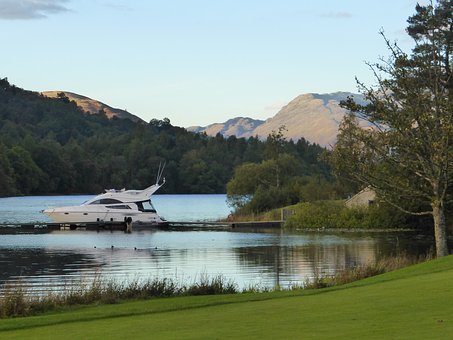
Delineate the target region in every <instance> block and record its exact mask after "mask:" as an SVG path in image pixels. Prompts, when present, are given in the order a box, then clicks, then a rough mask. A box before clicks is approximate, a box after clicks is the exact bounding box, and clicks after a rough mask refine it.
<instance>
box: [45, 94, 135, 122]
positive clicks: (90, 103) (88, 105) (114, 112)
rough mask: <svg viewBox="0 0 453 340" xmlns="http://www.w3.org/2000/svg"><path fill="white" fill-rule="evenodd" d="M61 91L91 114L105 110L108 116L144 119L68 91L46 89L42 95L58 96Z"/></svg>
mask: <svg viewBox="0 0 453 340" xmlns="http://www.w3.org/2000/svg"><path fill="white" fill-rule="evenodd" d="M59 93H64V94H65V96H66V97H68V99H69V100H70V101H75V102H76V103H77V106H79V107H80V108H81V109H82V110H83V111H85V112H89V113H91V114H96V113H99V111H101V110H104V112H105V114H106V116H107V117H108V118H110V119H111V118H113V117H118V118H121V119H130V120H131V121H133V122H143V120H142V119H141V118H139V117H137V116H135V115H133V114H131V113H129V112H127V111H125V110H121V109H116V108H113V107H111V106H109V105H107V104H104V103H101V102H100V101H97V100H94V99H91V98H88V97H85V96H82V95H80V94H76V93H72V92H67V91H44V92H41V94H42V95H44V96H46V97H49V98H56V97H58V94H59Z"/></svg>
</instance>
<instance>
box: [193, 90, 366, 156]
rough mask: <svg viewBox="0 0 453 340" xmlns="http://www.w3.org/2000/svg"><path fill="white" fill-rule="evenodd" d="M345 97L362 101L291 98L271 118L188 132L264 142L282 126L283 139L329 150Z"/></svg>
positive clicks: (236, 120)
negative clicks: (283, 131) (248, 138)
mask: <svg viewBox="0 0 453 340" xmlns="http://www.w3.org/2000/svg"><path fill="white" fill-rule="evenodd" d="M348 96H354V98H355V100H356V101H359V102H360V101H361V96H360V95H357V94H353V93H350V92H335V93H327V94H317V93H308V94H303V95H300V96H298V97H296V98H294V99H293V100H292V101H291V102H289V103H288V104H287V105H286V106H284V107H283V108H282V109H281V110H280V111H279V112H278V113H277V114H276V115H275V116H274V117H272V118H269V119H267V120H266V121H264V122H263V121H255V120H253V119H251V118H240V117H239V118H234V119H230V120H228V121H227V122H225V123H218V124H212V125H209V126H207V127H204V128H203V127H190V128H188V130H190V131H195V132H206V133H207V134H208V135H215V134H216V133H218V132H220V133H222V134H223V135H225V136H228V135H231V134H234V135H236V136H237V137H250V136H258V137H259V138H261V139H264V138H266V137H267V136H268V135H269V134H270V133H271V132H272V131H278V129H279V128H280V127H281V126H285V127H286V130H287V131H285V137H286V138H288V139H293V140H298V139H300V138H302V137H303V138H305V139H306V140H308V141H310V142H312V143H317V144H319V145H321V146H325V147H330V146H332V145H334V144H335V141H336V136H337V133H338V127H339V125H340V122H341V120H342V118H343V116H344V114H345V113H346V110H345V109H343V108H341V107H340V106H339V104H340V101H341V100H344V99H346V98H347V97H348ZM253 122H256V123H254V124H253Z"/></svg>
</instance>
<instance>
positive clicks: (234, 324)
mask: <svg viewBox="0 0 453 340" xmlns="http://www.w3.org/2000/svg"><path fill="white" fill-rule="evenodd" d="M452 282H453V257H451V256H450V257H446V258H441V259H438V260H433V261H429V262H426V263H422V264H419V265H415V266H411V267H408V268H405V269H402V270H398V271H395V272H390V273H387V274H383V275H379V276H375V277H372V278H368V279H365V280H361V281H357V282H353V283H351V284H348V285H344V286H337V287H332V288H328V289H321V290H305V291H292V292H272V293H255V294H250V293H249V294H233V295H221V296H192V297H178V298H159V299H151V300H146V301H132V302H127V303H122V304H116V305H102V306H84V307H77V308H75V307H71V309H70V310H68V311H64V310H61V311H59V312H58V313H52V314H46V315H40V316H34V317H24V318H13V319H5V320H0V338H1V339H14V338H16V339H23V338H33V339H40V338H46V339H47V338H63V337H64V338H65V339H76V338H77V339H79V338H83V339H88V338H90V339H92V338H117V339H118V338H126V337H127V338H153V339H161V338H184V339H191V338H193V339H200V338H208V339H212V338H247V339H261V338H303V339H307V338H308V339H309V338H336V339H337V338H343V339H351V338H357V339H364V338H367V339H370V338H375V339H383V338H398V339H401V338H405V339H427V338H429V339H436V338H437V339H447V338H449V337H451V334H453V303H451V301H453V285H452Z"/></svg>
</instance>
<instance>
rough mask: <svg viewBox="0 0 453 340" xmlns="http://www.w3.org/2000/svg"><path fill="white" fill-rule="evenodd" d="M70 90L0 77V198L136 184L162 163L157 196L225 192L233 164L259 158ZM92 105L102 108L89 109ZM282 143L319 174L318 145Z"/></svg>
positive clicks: (259, 149) (233, 143)
mask: <svg viewBox="0 0 453 340" xmlns="http://www.w3.org/2000/svg"><path fill="white" fill-rule="evenodd" d="M69 95H70V94H69V93H67V97H68V98H66V97H62V98H49V97H46V96H44V95H41V94H39V93H37V92H32V91H27V90H24V89H21V88H18V87H16V86H15V85H12V84H10V83H9V82H8V80H7V78H4V79H0V196H12V195H42V194H74V193H99V192H102V191H103V189H104V188H124V187H126V188H132V189H141V188H145V187H147V186H149V185H150V183H153V182H154V181H155V176H156V172H157V169H158V167H159V164H161V163H166V164H167V166H166V168H165V176H166V177H167V184H166V185H165V186H164V187H163V188H162V190H161V191H160V193H188V194H192V193H225V190H226V184H227V183H228V181H229V180H230V179H231V178H232V176H233V173H234V168H235V167H236V166H238V165H240V164H242V163H248V162H257V163H259V162H261V161H262V160H263V159H264V157H265V154H264V152H265V149H266V143H265V142H258V141H255V142H253V143H246V142H245V141H244V140H242V139H231V140H226V139H223V138H206V137H205V136H200V135H198V134H194V133H191V132H188V131H187V130H185V129H184V128H180V127H176V126H172V125H171V124H170V121H169V120H168V119H164V120H158V119H151V120H150V122H149V123H146V122H143V121H141V120H140V121H138V122H134V121H132V120H131V119H108V118H107V117H106V116H105V115H99V114H87V111H88V109H87V107H85V109H83V108H81V105H79V104H78V103H76V101H71V98H74V97H73V96H71V97H70V96H69ZM68 99H69V100H68ZM79 99H80V98H79ZM82 99H83V98H82ZM99 105H104V104H102V103H100V104H99ZM98 108H101V109H104V111H107V110H106V108H105V107H98V106H94V108H93V109H92V112H93V111H94V112H98V111H99V110H98ZM288 144H289V143H288ZM287 147H288V148H292V151H291V153H292V154H294V155H295V156H296V158H297V160H298V162H300V163H301V164H302V165H303V167H304V169H308V170H307V172H306V173H304V175H307V176H309V175H312V174H315V173H316V174H317V175H319V174H325V173H326V168H325V165H324V164H323V163H322V162H320V161H318V158H317V157H316V155H318V154H320V153H321V152H322V151H323V150H322V149H321V148H320V147H318V146H315V145H309V144H308V143H306V142H305V141H301V142H300V143H298V144H297V145H294V144H293V145H288V146H287Z"/></svg>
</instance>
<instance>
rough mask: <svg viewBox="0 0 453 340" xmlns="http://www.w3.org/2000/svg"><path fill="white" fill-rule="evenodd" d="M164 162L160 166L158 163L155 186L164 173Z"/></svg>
mask: <svg viewBox="0 0 453 340" xmlns="http://www.w3.org/2000/svg"><path fill="white" fill-rule="evenodd" d="M165 164H166V163H165V162H164V164H162V162H160V163H159V169H158V170H157V178H156V184H159V182H160V179H161V178H162V175H163V173H164V169H165ZM164 183H165V178H164Z"/></svg>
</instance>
